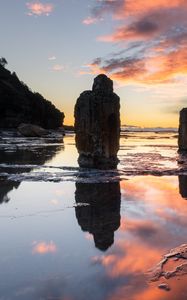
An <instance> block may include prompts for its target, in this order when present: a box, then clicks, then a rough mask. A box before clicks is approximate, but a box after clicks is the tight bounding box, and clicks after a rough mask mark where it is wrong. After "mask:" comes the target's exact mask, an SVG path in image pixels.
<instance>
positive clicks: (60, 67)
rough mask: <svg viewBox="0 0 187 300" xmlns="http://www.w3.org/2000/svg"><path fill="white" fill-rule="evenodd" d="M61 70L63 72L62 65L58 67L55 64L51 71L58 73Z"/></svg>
mask: <svg viewBox="0 0 187 300" xmlns="http://www.w3.org/2000/svg"><path fill="white" fill-rule="evenodd" d="M62 70H64V66H63V65H58V64H56V65H54V66H53V67H52V71H56V72H60V71H62Z"/></svg>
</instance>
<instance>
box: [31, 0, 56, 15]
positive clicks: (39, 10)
mask: <svg viewBox="0 0 187 300" xmlns="http://www.w3.org/2000/svg"><path fill="white" fill-rule="evenodd" d="M26 6H27V8H28V10H29V12H28V15H29V16H33V15H35V16H41V15H45V16H49V15H50V13H51V12H52V11H53V10H54V6H53V4H51V3H45V4H44V3H42V2H40V1H34V2H28V3H26Z"/></svg>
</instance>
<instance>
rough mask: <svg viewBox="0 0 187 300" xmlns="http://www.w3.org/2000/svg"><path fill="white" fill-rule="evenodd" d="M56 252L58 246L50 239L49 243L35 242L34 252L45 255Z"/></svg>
mask: <svg viewBox="0 0 187 300" xmlns="http://www.w3.org/2000/svg"><path fill="white" fill-rule="evenodd" d="M55 252H57V246H56V245H55V243H54V242H53V241H50V242H49V243H46V242H39V243H37V242H33V248H32V254H40V255H44V254H47V253H55Z"/></svg>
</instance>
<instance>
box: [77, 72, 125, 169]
mask: <svg viewBox="0 0 187 300" xmlns="http://www.w3.org/2000/svg"><path fill="white" fill-rule="evenodd" d="M119 100H120V99H119V97H118V96H117V95H116V94H115V93H113V82H112V80H110V79H109V78H108V77H107V76H106V75H103V74H101V75H99V76H97V77H96V78H95V79H94V84H93V88H92V91H85V92H83V93H82V94H81V95H80V97H79V98H78V99H77V103H76V106H75V132H76V146H77V149H78V152H79V159H78V162H79V165H80V166H81V167H90V168H101V169H110V168H116V166H117V164H118V159H117V152H118V150H119V137H120V115H119V109H120V104H119Z"/></svg>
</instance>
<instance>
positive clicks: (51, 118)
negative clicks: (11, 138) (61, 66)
mask: <svg viewBox="0 0 187 300" xmlns="http://www.w3.org/2000/svg"><path fill="white" fill-rule="evenodd" d="M63 120H64V114H63V113H62V112H60V111H59V110H58V109H57V108H56V107H55V106H54V105H53V104H52V103H51V102H50V101H48V100H46V99H44V98H43V97H42V96H41V95H40V94H39V93H33V92H32V91H31V90H30V89H29V88H28V87H27V86H26V85H25V84H24V83H23V82H21V81H20V80H19V78H18V77H17V75H16V73H11V72H10V71H8V70H7V69H5V68H4V67H3V66H2V65H1V64H0V128H17V127H18V126H19V124H20V123H30V124H35V125H38V126H41V127H43V128H47V129H56V128H58V127H61V126H62V125H63Z"/></svg>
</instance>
